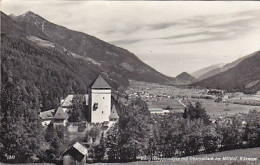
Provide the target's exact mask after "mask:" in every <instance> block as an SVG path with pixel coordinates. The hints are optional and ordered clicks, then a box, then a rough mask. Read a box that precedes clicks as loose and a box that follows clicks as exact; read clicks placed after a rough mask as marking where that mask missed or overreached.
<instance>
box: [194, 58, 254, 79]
mask: <svg viewBox="0 0 260 165" xmlns="http://www.w3.org/2000/svg"><path fill="white" fill-rule="evenodd" d="M254 54H255V53H252V54H249V55H247V56H244V57H241V58H239V59H237V60H235V61H233V62H231V63H228V64H225V65H224V64H217V65H212V66H209V67H207V68H204V69H201V70H199V71H196V72H194V73H193V74H192V75H194V74H195V75H197V76H196V78H197V79H199V80H203V79H205V78H208V77H211V76H214V75H217V74H218V73H221V72H224V71H227V70H228V69H230V68H233V67H235V66H237V65H238V64H239V63H240V62H241V61H243V60H244V59H246V58H248V57H251V56H252V55H254Z"/></svg>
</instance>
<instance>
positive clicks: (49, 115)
mask: <svg viewBox="0 0 260 165" xmlns="http://www.w3.org/2000/svg"><path fill="white" fill-rule="evenodd" d="M54 112H55V109H51V110H48V111H44V112H40V115H39V116H40V118H41V119H42V120H47V119H52V118H53V116H54Z"/></svg>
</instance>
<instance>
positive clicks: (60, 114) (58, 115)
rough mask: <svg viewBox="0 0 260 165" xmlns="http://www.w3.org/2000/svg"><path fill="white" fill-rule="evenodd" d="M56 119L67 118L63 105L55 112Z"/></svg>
mask: <svg viewBox="0 0 260 165" xmlns="http://www.w3.org/2000/svg"><path fill="white" fill-rule="evenodd" d="M53 118H54V119H66V114H65V112H64V111H63V109H62V108H61V107H59V108H58V109H57V112H56V113H55V115H54V117H53Z"/></svg>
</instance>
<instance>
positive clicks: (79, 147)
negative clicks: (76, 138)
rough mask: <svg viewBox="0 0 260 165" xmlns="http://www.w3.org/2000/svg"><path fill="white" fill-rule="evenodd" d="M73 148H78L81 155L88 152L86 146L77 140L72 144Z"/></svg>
mask: <svg viewBox="0 0 260 165" xmlns="http://www.w3.org/2000/svg"><path fill="white" fill-rule="evenodd" d="M73 148H75V149H76V150H78V151H79V152H80V153H81V154H82V155H87V154H88V150H87V148H86V147H84V146H83V145H81V144H80V143H79V142H76V143H75V144H73Z"/></svg>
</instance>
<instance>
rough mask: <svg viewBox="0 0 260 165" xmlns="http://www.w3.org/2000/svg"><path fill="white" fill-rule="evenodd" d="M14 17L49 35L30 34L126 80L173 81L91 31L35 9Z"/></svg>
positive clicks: (110, 74)
mask: <svg viewBox="0 0 260 165" xmlns="http://www.w3.org/2000/svg"><path fill="white" fill-rule="evenodd" d="M15 20H16V21H19V22H25V23H27V24H29V25H31V26H32V27H34V28H35V29H37V30H38V31H41V32H42V33H43V34H44V35H45V36H46V37H43V36H41V35H39V36H38V35H35V34H32V35H31V36H33V37H37V38H40V39H44V40H47V41H48V42H51V43H54V44H55V47H56V48H58V47H59V48H60V49H61V50H62V49H63V50H66V51H67V52H69V53H71V54H72V55H73V56H75V57H78V58H84V59H85V60H87V61H90V62H91V63H93V64H94V65H96V66H98V67H99V68H100V69H101V70H103V71H104V72H106V73H107V74H109V76H112V75H117V76H122V77H124V78H126V79H131V80H137V81H147V82H156V83H173V81H174V79H173V78H170V77H167V76H165V75H163V74H161V73H159V72H157V71H156V70H154V69H153V68H151V67H150V66H148V65H146V64H145V63H143V62H142V61H141V60H140V59H138V58H137V57H136V56H135V55H134V54H133V53H131V52H129V51H127V50H125V49H122V48H119V47H116V46H114V45H111V44H109V43H106V42H104V41H102V40H99V39H97V38H95V37H93V36H90V35H88V34H85V33H82V32H77V31H73V30H69V29H67V28H65V27H62V26H59V25H56V24H54V23H51V22H49V21H47V20H45V19H44V18H42V17H40V16H38V15H36V14H34V13H32V12H27V13H25V14H23V15H21V16H17V17H15Z"/></svg>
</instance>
